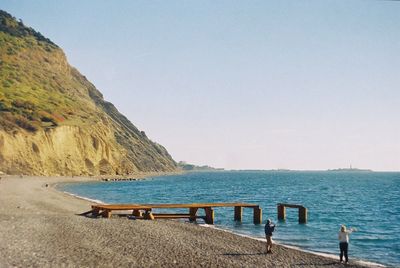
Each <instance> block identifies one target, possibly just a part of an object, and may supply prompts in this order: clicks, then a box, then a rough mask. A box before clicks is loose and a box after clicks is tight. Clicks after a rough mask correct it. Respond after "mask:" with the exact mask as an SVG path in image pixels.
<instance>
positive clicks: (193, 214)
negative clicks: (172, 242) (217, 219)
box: [84, 203, 262, 224]
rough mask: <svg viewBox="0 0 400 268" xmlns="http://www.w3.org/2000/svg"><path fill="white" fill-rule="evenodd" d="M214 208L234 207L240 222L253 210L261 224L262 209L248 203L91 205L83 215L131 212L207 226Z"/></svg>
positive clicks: (255, 222) (136, 215)
mask: <svg viewBox="0 0 400 268" xmlns="http://www.w3.org/2000/svg"><path fill="white" fill-rule="evenodd" d="M215 207H234V219H235V220H236V221H241V220H242V211H243V208H252V209H253V222H254V224H260V223H261V222H262V209H261V208H260V206H259V205H256V204H249V203H192V204H112V205H101V204H96V205H92V210H91V211H88V212H86V213H84V214H85V215H87V214H90V213H91V214H92V215H93V216H95V217H98V216H103V217H106V218H110V217H111V214H112V212H113V211H132V215H133V216H135V217H137V218H139V219H147V220H153V219H157V218H162V219H176V218H188V219H189V220H190V221H195V220H196V219H198V218H201V219H204V221H205V222H206V223H208V224H214V209H213V208H215ZM180 208H186V209H189V213H187V214H182V213H179V214H178V213H162V214H161V213H158V214H157V213H153V212H152V210H153V209H180ZM199 209H204V212H205V216H198V215H197V212H198V210H199Z"/></svg>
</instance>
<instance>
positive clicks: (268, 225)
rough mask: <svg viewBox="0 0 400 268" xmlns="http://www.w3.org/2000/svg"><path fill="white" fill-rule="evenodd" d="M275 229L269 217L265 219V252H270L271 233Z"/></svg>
mask: <svg viewBox="0 0 400 268" xmlns="http://www.w3.org/2000/svg"><path fill="white" fill-rule="evenodd" d="M274 230H275V224H273V223H272V221H271V220H270V219H268V220H267V223H266V224H265V227H264V231H265V238H266V239H267V253H272V233H273V232H274Z"/></svg>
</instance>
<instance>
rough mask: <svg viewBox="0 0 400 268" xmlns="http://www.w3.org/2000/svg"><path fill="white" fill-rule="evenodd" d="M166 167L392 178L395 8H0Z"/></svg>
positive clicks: (398, 7) (397, 128)
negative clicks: (159, 154) (161, 156)
mask: <svg viewBox="0 0 400 268" xmlns="http://www.w3.org/2000/svg"><path fill="white" fill-rule="evenodd" d="M0 8H1V9H4V10H5V11H7V12H9V13H11V14H12V15H13V16H15V17H17V18H20V19H22V20H23V21H24V23H25V24H26V25H29V26H31V27H33V28H35V29H36V30H38V31H40V32H41V33H42V34H44V35H45V36H46V37H49V38H50V39H51V40H53V41H54V42H55V43H57V44H58V45H59V46H60V47H62V48H63V49H64V51H65V53H66V55H67V57H68V60H69V62H70V63H71V64H72V65H73V66H75V67H77V68H78V69H79V70H80V71H81V73H83V74H84V75H86V76H87V77H88V79H89V80H90V81H91V82H93V83H94V84H95V85H96V87H97V88H98V89H99V90H100V91H101V92H102V93H103V94H104V97H105V99H106V100H108V101H111V102H112V103H114V104H115V105H116V107H117V108H118V109H119V110H120V111H121V112H122V113H123V114H125V115H126V116H127V117H128V118H129V119H130V120H131V121H132V122H133V123H134V124H135V125H136V126H137V127H139V128H140V129H141V130H144V131H146V133H147V135H148V136H149V137H150V138H151V139H152V140H154V141H157V142H159V143H160V144H162V145H164V146H165V147H166V148H167V149H168V151H169V152H170V153H171V155H172V156H173V157H174V159H175V160H177V161H179V160H185V161H187V162H191V163H195V164H208V165H212V166H215V167H225V168H228V169H272V168H290V169H328V168H336V167H348V166H349V165H350V164H352V165H353V167H359V168H371V169H374V170H400V2H398V1H372V0H371V1H367V0H362V1H356V0H353V1H346V0H342V1H340V0H335V1H320V0H315V1H305V0H304V1H50V0H49V1H9V0H2V1H1V2H0Z"/></svg>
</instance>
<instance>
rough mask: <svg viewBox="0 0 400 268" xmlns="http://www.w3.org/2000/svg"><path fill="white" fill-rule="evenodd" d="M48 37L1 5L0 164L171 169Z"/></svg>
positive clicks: (38, 168) (34, 169)
mask: <svg viewBox="0 0 400 268" xmlns="http://www.w3.org/2000/svg"><path fill="white" fill-rule="evenodd" d="M174 170H176V163H175V161H174V160H173V159H172V158H171V156H170V155H169V154H168V152H167V151H166V149H165V148H164V147H163V146H161V145H159V144H157V143H155V142H152V141H151V140H150V139H148V138H147V136H146V134H145V133H144V132H143V131H140V130H138V129H137V128H136V127H135V126H134V125H133V124H132V123H131V122H130V121H129V120H128V119H127V118H126V117H125V116H124V115H122V114H121V113H119V112H118V110H117V109H116V108H115V107H114V105H113V104H112V103H110V102H107V101H105V100H104V98H103V96H102V94H101V93H100V92H99V91H98V90H97V89H96V88H95V86H94V85H93V84H91V83H90V82H89V81H88V80H87V79H86V77H85V76H83V75H82V74H80V73H79V71H78V70H76V69H75V68H73V67H71V66H70V65H69V64H68V62H67V59H66V57H65V55H64V53H63V51H62V50H61V49H60V48H59V47H58V46H57V45H56V44H54V43H53V42H52V41H50V40H49V39H48V38H45V37H44V36H43V35H41V34H40V33H38V32H36V31H35V30H33V29H32V28H29V27H26V26H25V25H24V24H23V23H22V22H21V21H17V20H16V19H15V18H13V17H12V16H11V15H9V14H8V13H6V12H4V11H1V10H0V172H3V173H8V174H29V175H101V174H108V175H113V174H120V175H123V174H130V173H135V172H148V171H174Z"/></svg>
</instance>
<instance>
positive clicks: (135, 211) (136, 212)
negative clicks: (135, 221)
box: [132, 209, 142, 217]
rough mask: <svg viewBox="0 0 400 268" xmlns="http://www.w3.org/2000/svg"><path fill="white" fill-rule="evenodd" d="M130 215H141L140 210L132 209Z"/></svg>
mask: <svg viewBox="0 0 400 268" xmlns="http://www.w3.org/2000/svg"><path fill="white" fill-rule="evenodd" d="M132 216H135V217H142V212H141V211H140V210H138V209H134V210H133V211H132Z"/></svg>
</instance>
